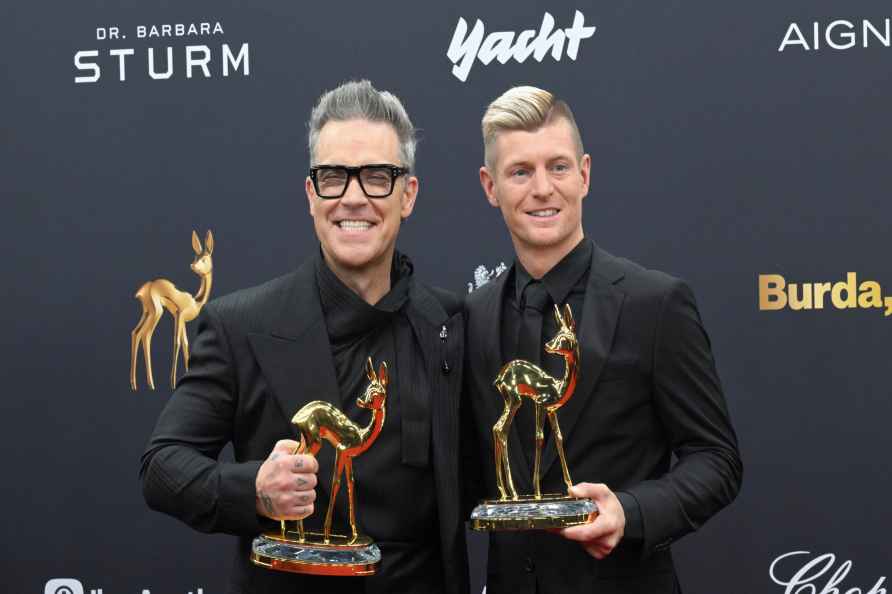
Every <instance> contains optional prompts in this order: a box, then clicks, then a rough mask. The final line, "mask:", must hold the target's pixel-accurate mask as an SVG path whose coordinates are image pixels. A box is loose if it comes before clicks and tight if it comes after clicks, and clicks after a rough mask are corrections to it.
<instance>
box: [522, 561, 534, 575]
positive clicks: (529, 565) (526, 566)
mask: <svg viewBox="0 0 892 594" xmlns="http://www.w3.org/2000/svg"><path fill="white" fill-rule="evenodd" d="M523 570H524V571H525V572H527V573H533V572H534V571H536V564H535V563H533V560H532V559H530V558H529V557H527V558H526V560H525V561H524V563H523Z"/></svg>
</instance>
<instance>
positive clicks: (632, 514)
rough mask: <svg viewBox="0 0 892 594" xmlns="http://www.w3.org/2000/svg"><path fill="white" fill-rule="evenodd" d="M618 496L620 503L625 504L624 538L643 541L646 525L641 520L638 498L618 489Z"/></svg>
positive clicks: (625, 539)
mask: <svg viewBox="0 0 892 594" xmlns="http://www.w3.org/2000/svg"><path fill="white" fill-rule="evenodd" d="M616 498H617V499H619V503H620V505H622V506H623V513H624V514H625V515H626V527H625V531H624V533H623V540H624V541H635V542H640V541H642V540H643V539H644V526H643V525H642V521H641V508H640V507H639V506H638V500H637V499H635V496H634V495H632V494H631V493H627V492H625V491H617V492H616Z"/></svg>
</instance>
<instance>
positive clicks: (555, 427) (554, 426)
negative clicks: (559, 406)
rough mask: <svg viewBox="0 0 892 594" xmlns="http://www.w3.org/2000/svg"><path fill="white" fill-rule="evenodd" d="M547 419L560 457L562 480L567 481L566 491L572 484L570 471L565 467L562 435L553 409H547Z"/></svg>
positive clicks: (565, 460)
mask: <svg viewBox="0 0 892 594" xmlns="http://www.w3.org/2000/svg"><path fill="white" fill-rule="evenodd" d="M548 421H549V423H551V430H552V432H553V433H554V447H556V448H557V453H558V457H559V458H560V459H561V470H562V471H563V473H564V482H565V483H567V491H569V490H570V487H572V486H573V481H571V480H570V471H569V470H568V469H567V457H566V456H564V436H563V435H561V426H560V425H558V421H557V415H556V414H555V411H553V410H550V411H548Z"/></svg>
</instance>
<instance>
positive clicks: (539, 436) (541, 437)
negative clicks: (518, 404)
mask: <svg viewBox="0 0 892 594" xmlns="http://www.w3.org/2000/svg"><path fill="white" fill-rule="evenodd" d="M544 422H545V419H543V418H542V407H541V406H540V405H538V404H537V405H536V461H535V463H534V464H533V487H534V489H535V492H534V494H535V495H536V499H539V498H540V497H542V490H541V489H540V488H539V482H540V481H539V465H540V463H541V461H542V444H544V443H545V433H544V432H543V431H542V424H543V423H544Z"/></svg>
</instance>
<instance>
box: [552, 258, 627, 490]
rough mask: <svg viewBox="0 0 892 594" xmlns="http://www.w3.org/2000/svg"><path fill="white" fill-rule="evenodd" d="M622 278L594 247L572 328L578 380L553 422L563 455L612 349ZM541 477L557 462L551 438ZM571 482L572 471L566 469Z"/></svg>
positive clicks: (610, 259)
mask: <svg viewBox="0 0 892 594" xmlns="http://www.w3.org/2000/svg"><path fill="white" fill-rule="evenodd" d="M622 277H623V273H622V272H621V271H620V270H619V268H617V267H615V266H614V264H613V262H612V256H610V255H609V254H607V253H606V252H604V251H602V250H600V249H599V248H598V247H597V246H595V248H594V250H593V251H592V267H591V270H590V272H589V278H588V284H587V286H586V290H585V299H584V300H583V306H582V309H583V312H582V320H581V325H580V326H579V327H577V328H576V338H577V340H578V341H579V347H580V348H579V350H580V354H579V376H578V381H577V384H576V390H575V392H574V393H573V396H572V397H571V398H570V400H569V401H567V403H566V404H565V405H564V406H563V407H561V408H560V409H558V412H557V418H558V423H559V424H560V427H561V434H562V435H563V436H564V451H565V452H566V451H567V450H568V449H569V447H568V444H569V443H571V441H572V439H573V437H572V434H573V429H574V427H575V426H576V423H577V421H578V420H579V418H580V417H581V416H582V414H581V413H582V409H583V408H584V407H585V406H586V405H587V404H588V401H589V399H590V398H591V397H592V392H593V390H594V388H595V385H596V384H597V382H598V377H599V376H600V375H601V371H602V370H603V369H604V363H606V362H607V357H608V355H609V354H610V349H611V347H612V345H613V333H614V331H615V330H616V323H617V320H618V319H619V314H620V310H621V309H622V304H623V299H624V298H625V293H623V292H622V291H620V290H619V289H618V288H617V287H615V286H614V283H616V282H618V281H619V280H620V279H621V278H622ZM544 450H545V451H544V453H543V460H542V476H545V474H546V473H547V472H548V470H549V468H550V467H551V465H552V464H553V463H554V461H555V459H556V458H557V449H556V448H555V447H554V436H553V435H552V434H549V437H548V441H547V443H546V444H545V446H544ZM569 470H570V478H573V468H572V467H571V468H570V469H569Z"/></svg>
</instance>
